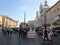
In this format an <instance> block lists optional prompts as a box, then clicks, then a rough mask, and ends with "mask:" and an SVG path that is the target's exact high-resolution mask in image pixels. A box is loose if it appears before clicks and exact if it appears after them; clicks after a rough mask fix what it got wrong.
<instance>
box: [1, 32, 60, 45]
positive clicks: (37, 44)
mask: <svg viewBox="0 0 60 45" xmlns="http://www.w3.org/2000/svg"><path fill="white" fill-rule="evenodd" d="M0 45H60V36H58V37H53V39H52V42H48V43H47V42H46V41H45V42H43V43H42V36H38V35H37V36H36V38H35V39H28V38H20V39H19V38H18V33H13V34H12V35H0Z"/></svg>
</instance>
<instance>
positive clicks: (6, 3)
mask: <svg viewBox="0 0 60 45" xmlns="http://www.w3.org/2000/svg"><path fill="white" fill-rule="evenodd" d="M44 1H45V0H0V15H5V16H8V17H10V18H12V19H14V20H19V21H20V22H23V21H24V13H26V22H27V21H29V20H35V18H36V11H37V10H39V6H40V3H42V4H44ZM57 1H58V0H47V2H48V5H49V6H50V7H51V6H53V5H54V4H55V3H56V2H57Z"/></svg>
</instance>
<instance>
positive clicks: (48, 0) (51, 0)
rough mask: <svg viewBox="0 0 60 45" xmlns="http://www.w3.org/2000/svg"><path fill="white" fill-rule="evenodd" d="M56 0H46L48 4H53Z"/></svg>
mask: <svg viewBox="0 0 60 45" xmlns="http://www.w3.org/2000/svg"><path fill="white" fill-rule="evenodd" d="M57 1H58V0H47V2H48V4H49V5H50V6H53V5H54V4H55V3H56V2H57Z"/></svg>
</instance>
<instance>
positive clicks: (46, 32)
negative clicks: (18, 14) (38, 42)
mask: <svg viewBox="0 0 60 45" xmlns="http://www.w3.org/2000/svg"><path fill="white" fill-rule="evenodd" d="M40 29H41V30H42V37H43V41H45V40H47V41H50V40H52V36H53V31H52V30H53V28H51V26H46V25H43V26H41V28H40ZM29 30H32V31H33V30H34V31H35V32H36V31H37V29H36V28H32V29H30V28H29V27H27V28H22V27H21V26H20V27H19V32H18V33H19V38H20V37H27V32H28V31H29ZM12 31H13V30H12V29H11V28H10V27H4V28H3V29H2V32H3V33H4V34H8V35H9V34H12Z"/></svg>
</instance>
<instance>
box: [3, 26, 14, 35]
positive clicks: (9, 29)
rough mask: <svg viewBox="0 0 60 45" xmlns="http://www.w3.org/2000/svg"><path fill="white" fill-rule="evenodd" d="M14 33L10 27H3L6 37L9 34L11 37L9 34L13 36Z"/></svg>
mask: <svg viewBox="0 0 60 45" xmlns="http://www.w3.org/2000/svg"><path fill="white" fill-rule="evenodd" d="M12 31H13V30H12V29H11V28H10V27H3V28H2V33H3V34H5V35H6V34H8V35H9V34H12Z"/></svg>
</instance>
